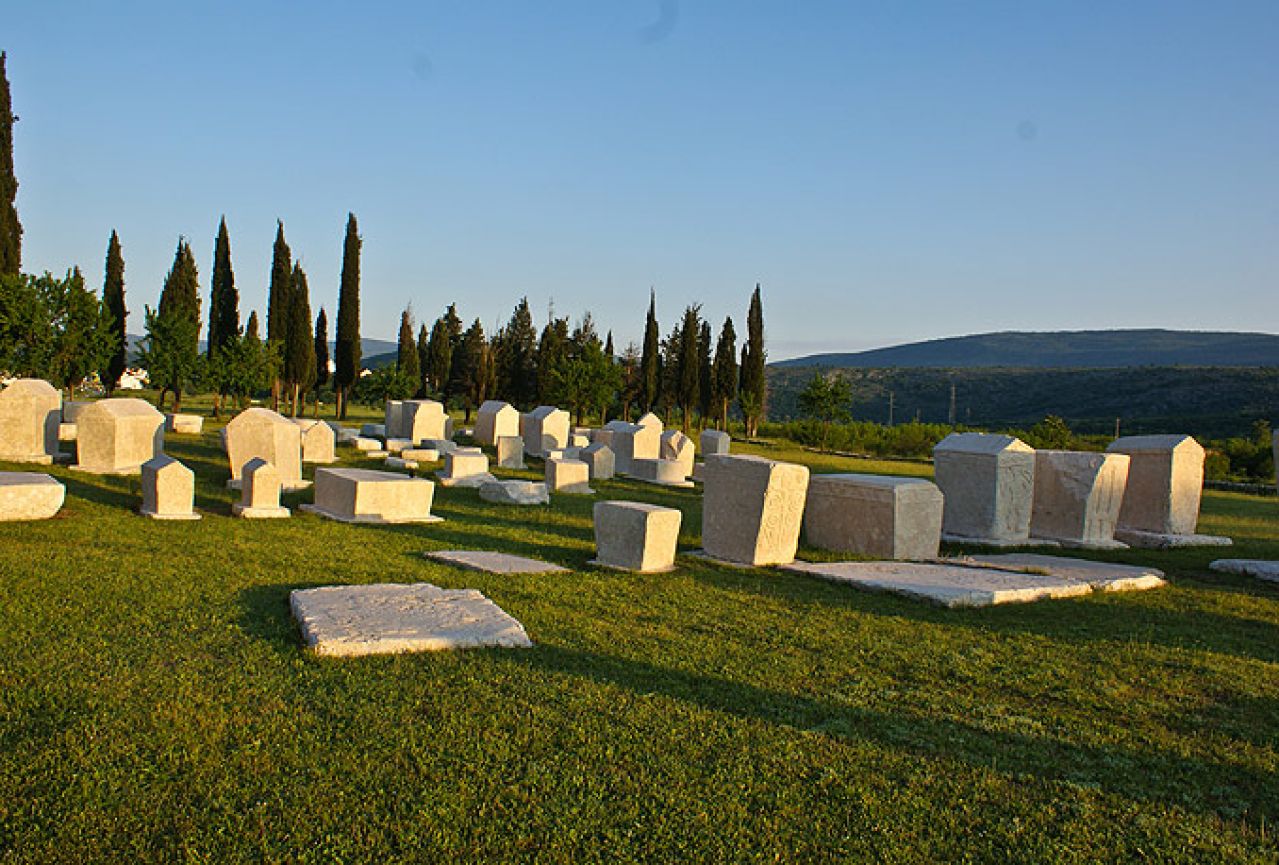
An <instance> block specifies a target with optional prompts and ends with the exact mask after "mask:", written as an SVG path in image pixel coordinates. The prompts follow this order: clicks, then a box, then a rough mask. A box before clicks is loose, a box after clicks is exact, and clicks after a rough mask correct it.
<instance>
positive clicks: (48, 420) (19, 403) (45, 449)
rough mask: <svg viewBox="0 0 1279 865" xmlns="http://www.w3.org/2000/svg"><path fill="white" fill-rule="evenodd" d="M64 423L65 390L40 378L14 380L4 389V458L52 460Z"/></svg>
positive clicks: (0, 441)
mask: <svg viewBox="0 0 1279 865" xmlns="http://www.w3.org/2000/svg"><path fill="white" fill-rule="evenodd" d="M69 422H73V421H69ZM61 423H62V392H61V391H59V390H58V389H57V388H55V387H54V386H53V385H51V384H49V383H48V382H47V381H44V380H43V379H38V378H20V379H18V380H17V381H13V382H10V383H9V384H8V385H7V386H6V387H5V388H4V390H0V460H3V461H4V462H11V463H38V464H42V465H48V464H49V463H52V462H53V460H54V457H56V456H57V454H58V429H59V426H60V425H61Z"/></svg>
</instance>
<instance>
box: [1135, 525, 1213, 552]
mask: <svg viewBox="0 0 1279 865" xmlns="http://www.w3.org/2000/svg"><path fill="white" fill-rule="evenodd" d="M1115 540H1117V541H1122V542H1123V543H1125V544H1127V545H1128V546H1130V547H1138V548H1140V549H1144V550H1172V549H1177V548H1180V547H1228V546H1231V545H1232V544H1234V541H1232V540H1231V539H1230V538H1227V537H1225V536H1223V535H1197V534H1163V533H1162V532H1144V531H1140V530H1138V529H1125V528H1122V527H1121V528H1117V529H1115Z"/></svg>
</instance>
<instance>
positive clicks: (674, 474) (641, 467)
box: [631, 459, 693, 487]
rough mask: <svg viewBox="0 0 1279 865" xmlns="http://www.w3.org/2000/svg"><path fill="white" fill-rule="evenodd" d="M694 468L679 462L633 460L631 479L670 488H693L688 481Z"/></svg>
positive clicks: (691, 483)
mask: <svg viewBox="0 0 1279 865" xmlns="http://www.w3.org/2000/svg"><path fill="white" fill-rule="evenodd" d="M691 470H692V466H691V465H688V464H686V463H682V462H679V461H678V460H650V459H639V460H631V477H633V478H635V479H636V480H640V481H647V482H648V483H651V484H661V485H662V486H668V487H691V486H692V485H693V482H692V481H690V480H689V479H688V475H689V472H690V471H691Z"/></svg>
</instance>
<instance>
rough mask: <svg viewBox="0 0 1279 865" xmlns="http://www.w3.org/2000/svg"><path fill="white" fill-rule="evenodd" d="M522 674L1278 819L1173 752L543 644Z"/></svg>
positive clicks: (1269, 784) (1270, 783)
mask: <svg viewBox="0 0 1279 865" xmlns="http://www.w3.org/2000/svg"><path fill="white" fill-rule="evenodd" d="M509 657H510V659H511V662H512V663H513V664H515V665H518V666H524V667H528V668H530V669H535V670H539V671H546V672H552V673H567V674H570V675H573V676H578V677H580V678H583V679H586V680H589V681H592V682H595V683H598V684H604V685H613V686H617V687H621V688H625V689H627V690H629V691H632V692H634V693H636V694H640V695H650V694H660V695H663V696H665V697H669V698H672V699H677V700H682V701H685V702H689V703H695V704H697V705H699V706H701V707H703V708H705V709H708V710H711V711H715V712H723V713H726V714H730V715H734V716H737V717H740V718H745V719H750V720H761V721H766V722H769V723H774V724H781V725H785V726H788V727H793V728H795V729H798V730H803V731H808V732H814V733H819V734H822V735H826V736H830V737H832V738H835V739H840V740H843V741H848V742H859V741H860V742H870V743H874V744H876V745H879V746H882V747H887V748H892V749H896V750H901V751H906V752H909V753H912V754H916V755H919V756H921V757H926V758H930V759H939V760H958V761H961V762H963V763H966V764H968V765H970V766H972V767H974V768H977V769H994V770H996V771H999V772H1006V773H1013V774H1015V775H1031V776H1034V777H1035V778H1038V779H1041V780H1044V781H1054V782H1063V783H1068V784H1072V785H1076V786H1079V787H1083V788H1086V789H1100V790H1103V791H1105V792H1107V793H1113V794H1118V795H1121V796H1124V797H1127V798H1129V799H1133V800H1137V801H1148V802H1158V803H1162V804H1166V805H1169V806H1174V807H1184V808H1189V809H1192V810H1195V811H1201V812H1211V813H1215V814H1219V815H1221V816H1223V817H1227V818H1230V819H1237V818H1239V817H1242V816H1247V817H1249V818H1251V819H1258V818H1260V819H1263V820H1267V821H1273V820H1274V819H1276V817H1279V776H1275V775H1273V774H1269V773H1261V772H1255V771H1252V770H1250V769H1247V768H1245V767H1242V766H1239V765H1231V764H1224V763H1214V762H1210V761H1205V760H1200V759H1191V758H1186V757H1182V756H1179V755H1176V754H1172V753H1168V752H1147V751H1136V750H1132V749H1129V748H1124V747H1122V746H1116V747H1113V748H1112V747H1098V746H1092V745H1082V744H1077V743H1073V742H1067V741H1063V740H1060V739H1053V738H1049V737H1040V736H1028V735H1022V734H1017V733H1007V732H996V731H991V730H984V729H981V728H979V727H976V726H972V725H969V724H964V723H961V722H958V721H951V720H946V719H941V718H926V717H920V716H918V715H914V714H909V715H908V714H890V713H886V712H881V711H876V710H872V709H864V708H856V707H850V706H840V705H836V704H834V703H829V702H826V701H823V700H821V699H817V698H813V697H807V696H801V695H795V694H787V693H783V692H780V691H773V690H769V689H765V688H760V687H757V686H754V685H750V684H745V683H739V682H730V681H726V680H724V679H719V678H715V677H712V676H705V675H700V674H697V673H691V672H687V671H683V670H672V669H667V668H663V667H656V666H653V665H650V664H647V663H644V662H639V661H633V660H629V659H625V658H618V657H613V656H608V655H600V654H596V653H591V652H582V651H578V650H575V649H570V648H565V647H562V646H552V645H545V644H542V645H538V646H537V648H535V649H534V650H533V651H531V652H517V653H511V654H510V655H509Z"/></svg>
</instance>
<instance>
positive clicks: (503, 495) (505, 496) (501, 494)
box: [480, 480, 551, 505]
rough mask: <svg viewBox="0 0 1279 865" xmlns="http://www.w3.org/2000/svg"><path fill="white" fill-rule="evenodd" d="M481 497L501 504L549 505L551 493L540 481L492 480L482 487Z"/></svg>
mask: <svg viewBox="0 0 1279 865" xmlns="http://www.w3.org/2000/svg"><path fill="white" fill-rule="evenodd" d="M480 498H481V499H483V500H484V501H486V502H493V503H494V504H499V505H547V504H550V503H551V494H550V493H549V492H547V490H546V484H544V483H542V482H540V481H498V480H492V481H488V482H487V483H485V484H484V485H483V486H481V487H480Z"/></svg>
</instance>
